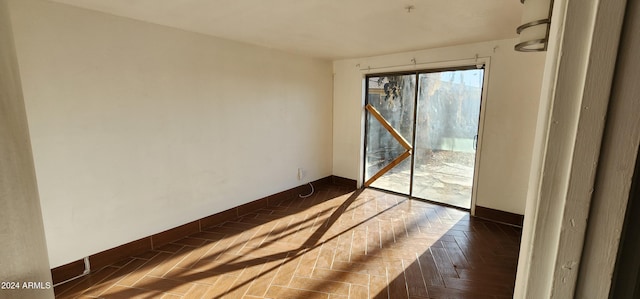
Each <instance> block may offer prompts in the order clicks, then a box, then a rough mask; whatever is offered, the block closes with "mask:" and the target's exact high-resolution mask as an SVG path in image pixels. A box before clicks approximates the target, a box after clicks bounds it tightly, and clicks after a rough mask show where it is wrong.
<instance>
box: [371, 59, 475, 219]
mask: <svg viewBox="0 0 640 299" xmlns="http://www.w3.org/2000/svg"><path fill="white" fill-rule="evenodd" d="M483 77H484V70H483V69H476V68H475V67H474V68H467V69H455V70H444V71H425V72H415V73H411V74H406V73H405V74H382V75H374V76H368V77H367V100H366V110H367V112H366V113H367V122H366V129H365V132H366V144H365V178H364V179H365V186H371V187H375V188H379V189H384V190H389V191H393V192H397V193H402V194H406V195H410V196H413V197H417V198H422V199H426V200H430V201H436V202H441V203H445V204H448V205H453V206H457V207H462V208H466V209H468V208H470V207H471V197H472V191H473V182H474V173H475V161H476V149H477V145H478V127H479V119H480V104H481V99H482V86H483Z"/></svg>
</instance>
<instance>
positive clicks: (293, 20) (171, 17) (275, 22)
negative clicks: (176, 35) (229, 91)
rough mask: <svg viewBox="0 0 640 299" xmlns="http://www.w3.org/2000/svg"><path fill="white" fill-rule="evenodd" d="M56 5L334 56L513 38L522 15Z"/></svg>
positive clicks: (275, 6)
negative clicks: (76, 7) (71, 6)
mask: <svg viewBox="0 0 640 299" xmlns="http://www.w3.org/2000/svg"><path fill="white" fill-rule="evenodd" d="M52 1H55V2H59V3H65V4H70V5H73V6H78V7H83V8H87V9H91V10H97V11H101V12H105V13H109V14H114V15H118V16H123V17H128V18H132V19H137V20H142V21H147V22H150V23H155V24H161V25H166V26H170V27H175V28H180V29H184V30H188V31H194V32H199V33H203V34H207V35H212V36H216V37H221V38H225V39H230V40H235V41H240V42H245V43H249V44H254V45H260V46H265V47H269V48H275V49H280V50H284V51H288V52H293V53H298V54H302V55H307V56H314V57H320V58H326V59H339V58H350V57H363V56H372V55H379V54H387V53H395V52H402V51H410V50H418V49H428V48H435V47H443V46H451V45H459V44H465V43H472V42H480V41H488V40H496V39H504V38H512V37H516V36H517V35H516V33H515V29H516V27H517V26H518V25H519V23H520V18H521V16H522V4H520V1H518V0H52ZM410 5H411V6H414V8H413V9H412V10H411V12H407V10H406V9H405V7H407V6H410Z"/></svg>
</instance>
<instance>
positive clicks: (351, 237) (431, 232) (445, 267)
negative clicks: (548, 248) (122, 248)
mask: <svg viewBox="0 0 640 299" xmlns="http://www.w3.org/2000/svg"><path fill="white" fill-rule="evenodd" d="M202 230H203V231H202V232H199V233H196V234H193V235H190V236H187V237H185V238H184V239H181V240H178V241H175V242H173V243H170V244H168V245H166V246H164V247H161V248H158V249H157V250H153V251H149V252H147V253H145V254H142V255H139V256H134V257H130V258H128V259H125V260H122V261H121V262H118V263H116V264H113V265H110V266H108V267H105V268H103V269H100V270H98V271H96V272H93V273H91V274H90V275H88V276H85V277H84V278H81V279H77V280H75V281H72V282H69V283H66V284H63V285H60V286H58V287H56V289H55V291H56V297H57V298H247V299H249V298H254V299H255V298H300V299H312V298H336V299H337V298H391V299H403V298H415V299H418V298H473V299H482V298H492V299H496V298H511V297H512V294H513V286H514V281H515V273H516V263H517V258H518V249H519V242H520V234H521V231H520V229H518V228H515V227H511V226H506V225H501V224H496V223H492V222H489V221H485V220H481V219H476V218H473V217H470V216H469V213H467V212H464V211H460V210H456V209H452V208H447V207H442V206H438V205H434V204H430V203H426V202H422V201H417V200H411V199H408V198H406V197H402V196H398V195H392V194H387V193H384V192H381V191H377V190H372V189H364V190H357V191H354V192H348V191H346V189H344V188H342V187H336V186H327V187H324V188H321V189H320V190H317V192H316V193H315V194H314V195H313V196H311V197H309V198H305V199H295V200H290V201H284V202H282V203H280V204H279V205H278V206H271V207H268V208H265V209H261V210H257V211H254V212H253V213H250V214H246V215H243V216H241V217H239V218H237V219H235V220H233V221H228V222H225V223H222V224H220V225H217V226H212V227H207V228H203V229H202Z"/></svg>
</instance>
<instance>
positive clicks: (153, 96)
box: [10, 0, 332, 267]
mask: <svg viewBox="0 0 640 299" xmlns="http://www.w3.org/2000/svg"><path fill="white" fill-rule="evenodd" d="M10 9H11V14H12V20H13V25H14V33H15V38H16V47H17V51H18V60H19V65H20V71H21V75H22V80H23V83H24V95H25V102H26V108H27V114H28V120H29V125H30V131H31V136H32V143H33V152H34V159H35V167H36V174H37V179H38V183H39V190H40V194H41V200H42V209H43V218H44V224H45V230H46V237H47V243H48V247H49V257H50V263H51V267H56V266H59V265H63V264H66V263H68V262H71V261H74V260H77V259H80V258H82V257H84V256H87V255H90V254H93V253H97V252H100V251H102V250H105V249H108V248H111V247H114V246H118V245H121V244H123V243H126V242H129V241H132V240H135V239H138V238H141V237H145V236H148V235H151V234H153V233H157V232H160V231H163V230H165V229H169V228H172V227H175V226H177V225H180V224H184V223H186V222H189V221H192V220H196V219H198V218H201V217H204V216H207V215H211V214H214V213H216V212H220V211H223V210H226V209H228V208H231V207H235V206H238V205H241V204H243V203H246V202H249V201H252V200H255V199H258V198H261V197H263V196H266V195H270V194H273V193H276V192H279V191H282V190H285V189H288V188H291V187H294V186H297V185H300V184H303V183H306V182H307V181H310V180H315V179H318V178H321V177H325V176H328V175H330V174H331V166H332V165H331V163H332V123H331V120H332V101H331V98H332V82H331V63H330V62H326V61H321V60H314V59H309V58H303V57H299V56H294V55H290V54H286V53H283V52H278V51H274V50H269V49H265V48H258V47H253V46H248V45H244V44H240V43H235V42H230V41H225V40H220V39H215V38H211V37H207V36H204V35H199V34H195V33H188V32H185V31H180V30H176V29H171V28H167V27H162V26H157V25H152V24H147V23H143V22H138V21H133V20H129V19H125V18H121V17H115V16H110V15H106V14H101V13H95V12H91V11H88V10H83V9H79V8H74V7H70V6H65V5H62V4H56V3H50V2H43V1H34V0H28V1H25V0H19V1H18V0H14V1H11V2H10ZM298 167H303V168H304V169H305V170H306V178H305V179H304V180H303V181H298V180H297V177H296V173H297V168H298Z"/></svg>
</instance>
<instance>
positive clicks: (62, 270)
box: [51, 175, 357, 284]
mask: <svg viewBox="0 0 640 299" xmlns="http://www.w3.org/2000/svg"><path fill="white" fill-rule="evenodd" d="M311 183H312V184H313V185H314V186H315V187H322V186H327V185H330V184H334V185H338V186H342V187H347V188H350V189H353V190H355V189H356V185H357V183H356V181H355V180H351V179H346V178H342V177H338V176H333V175H331V176H327V177H324V178H322V179H319V180H316V181H313V182H311ZM308 188H309V187H308V186H307V185H301V186H297V187H294V188H291V189H289V190H285V191H282V192H279V193H276V194H273V195H270V196H267V197H263V198H261V199H258V200H254V201H252V202H248V203H246V204H243V205H240V206H237V207H234V208H231V209H228V210H226V211H222V212H219V213H216V214H213V215H211V216H207V217H204V218H201V219H198V220H195V221H192V222H189V223H187V224H183V225H180V226H177V227H174V228H172V229H168V230H165V231H163V232H160V233H157V234H154V235H151V236H148V237H144V238H141V239H138V240H135V241H132V242H129V243H126V244H123V245H120V246H117V247H114V248H111V249H107V250H105V251H102V252H99V253H96V254H93V255H91V256H89V263H90V265H91V270H92V271H95V270H99V269H101V268H103V267H105V266H108V265H111V264H113V263H116V262H118V261H120V260H122V259H124V258H127V257H130V256H135V255H138V254H141V253H144V252H147V251H149V250H152V249H155V248H158V247H161V246H163V245H165V244H168V243H171V242H173V241H177V240H179V239H182V238H184V237H186V236H188V235H191V234H194V233H197V232H199V231H202V229H203V228H206V227H209V226H213V225H218V224H220V223H224V222H226V221H229V220H231V219H234V218H236V217H238V216H241V215H244V214H247V213H251V212H253V211H255V210H258V209H261V208H263V207H266V206H267V205H277V204H278V203H280V202H281V201H284V200H288V199H291V198H294V197H297V196H298V194H301V193H308V192H309V190H308ZM83 272H84V260H77V261H74V262H71V263H68V264H66V265H62V266H59V267H56V268H53V269H51V276H52V277H53V283H54V284H57V283H60V282H63V281H67V280H69V279H72V278H74V277H77V276H79V275H81V274H82V273H83Z"/></svg>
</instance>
